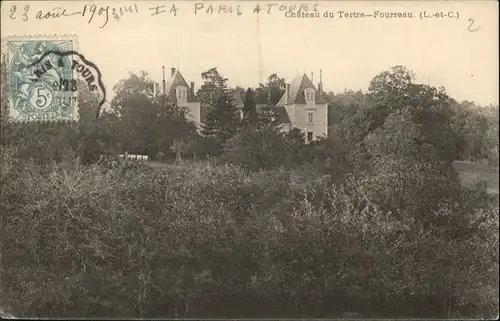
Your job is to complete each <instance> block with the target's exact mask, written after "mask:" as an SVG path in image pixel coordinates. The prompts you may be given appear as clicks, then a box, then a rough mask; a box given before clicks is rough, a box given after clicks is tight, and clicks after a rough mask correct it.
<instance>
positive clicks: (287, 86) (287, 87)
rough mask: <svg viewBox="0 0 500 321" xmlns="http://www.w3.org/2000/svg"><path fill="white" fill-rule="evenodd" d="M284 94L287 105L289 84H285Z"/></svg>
mask: <svg viewBox="0 0 500 321" xmlns="http://www.w3.org/2000/svg"><path fill="white" fill-rule="evenodd" d="M285 94H286V96H285V97H286V102H287V103H288V95H289V94H290V84H286V90H285Z"/></svg>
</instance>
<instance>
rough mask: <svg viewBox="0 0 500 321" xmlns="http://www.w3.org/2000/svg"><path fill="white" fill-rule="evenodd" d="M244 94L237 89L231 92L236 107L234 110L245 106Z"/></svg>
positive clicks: (241, 90)
mask: <svg viewBox="0 0 500 321" xmlns="http://www.w3.org/2000/svg"><path fill="white" fill-rule="evenodd" d="M244 97H245V92H244V91H243V89H240V88H237V89H235V90H233V104H234V105H235V106H236V108H243V105H244V104H245V98H244Z"/></svg>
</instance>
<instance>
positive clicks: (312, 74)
mask: <svg viewBox="0 0 500 321" xmlns="http://www.w3.org/2000/svg"><path fill="white" fill-rule="evenodd" d="M311 82H312V83H313V84H314V73H313V72H311Z"/></svg>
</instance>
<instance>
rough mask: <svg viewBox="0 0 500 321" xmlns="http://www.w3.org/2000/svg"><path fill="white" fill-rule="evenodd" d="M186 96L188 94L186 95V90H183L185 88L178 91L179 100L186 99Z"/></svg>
mask: <svg viewBox="0 0 500 321" xmlns="http://www.w3.org/2000/svg"><path fill="white" fill-rule="evenodd" d="M186 95H187V93H186V90H185V89H183V88H178V89H177V98H178V99H184V98H186Z"/></svg>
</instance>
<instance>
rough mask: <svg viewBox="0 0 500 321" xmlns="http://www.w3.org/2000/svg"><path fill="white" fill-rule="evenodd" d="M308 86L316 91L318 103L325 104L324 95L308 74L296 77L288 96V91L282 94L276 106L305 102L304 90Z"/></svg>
mask: <svg viewBox="0 0 500 321" xmlns="http://www.w3.org/2000/svg"><path fill="white" fill-rule="evenodd" d="M307 88H313V89H314V90H315V91H316V103H317V104H324V103H325V102H324V100H323V97H321V96H322V95H321V93H320V92H319V90H317V89H316V87H314V85H313V83H312V81H311V80H310V79H309V78H308V77H307V75H306V74H302V75H300V76H297V77H295V78H294V79H293V80H292V83H291V84H290V86H289V89H288V96H287V94H286V92H285V93H284V94H283V96H281V99H280V101H279V102H278V103H277V104H276V106H285V105H288V104H305V103H306V100H305V97H304V90H305V89H307Z"/></svg>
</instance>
